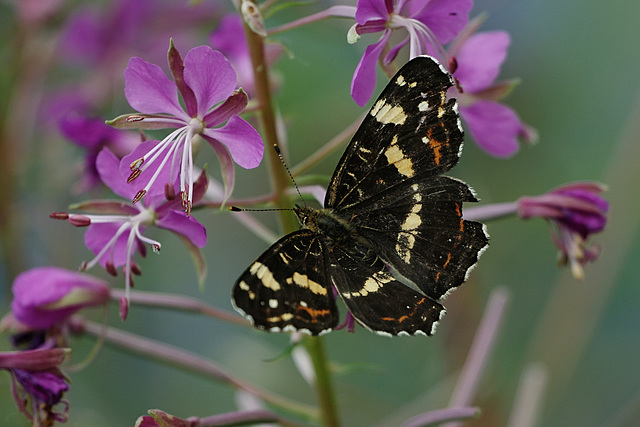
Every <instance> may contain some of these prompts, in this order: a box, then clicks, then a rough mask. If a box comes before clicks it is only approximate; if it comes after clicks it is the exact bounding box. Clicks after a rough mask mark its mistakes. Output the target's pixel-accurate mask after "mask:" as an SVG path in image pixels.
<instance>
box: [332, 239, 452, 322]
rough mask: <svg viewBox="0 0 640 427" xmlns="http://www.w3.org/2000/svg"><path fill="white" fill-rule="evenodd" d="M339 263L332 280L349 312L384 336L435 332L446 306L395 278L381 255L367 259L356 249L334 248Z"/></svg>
mask: <svg viewBox="0 0 640 427" xmlns="http://www.w3.org/2000/svg"><path fill="white" fill-rule="evenodd" d="M334 251H335V254H336V258H337V261H338V266H337V268H335V269H334V270H333V274H332V278H333V283H334V284H335V286H336V288H337V289H338V292H339V294H340V296H341V297H342V300H343V301H344V303H345V304H346V306H347V308H348V309H349V312H351V314H352V315H353V317H354V318H355V319H357V320H358V321H359V322H360V323H361V324H362V325H363V326H365V327H366V328H367V329H369V330H371V331H373V332H376V333H378V334H382V335H414V334H423V335H432V334H433V333H434V332H435V329H436V326H437V323H438V321H439V320H440V318H441V317H442V316H443V315H444V313H445V311H444V307H442V305H440V303H438V302H437V301H434V300H433V299H431V298H429V297H427V296H425V295H423V294H421V293H419V292H416V291H414V290H413V289H411V288H409V287H407V286H406V285H404V284H403V283H401V282H399V281H398V280H396V279H395V278H394V277H393V275H392V274H391V273H390V272H389V269H388V268H387V266H386V265H385V264H384V263H383V262H382V260H380V259H379V258H375V261H373V262H371V263H367V262H364V261H363V260H362V259H360V258H359V257H357V256H354V254H353V252H351V251H345V250H343V249H341V248H334Z"/></svg>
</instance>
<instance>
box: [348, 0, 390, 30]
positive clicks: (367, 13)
mask: <svg viewBox="0 0 640 427" xmlns="http://www.w3.org/2000/svg"><path fill="white" fill-rule="evenodd" d="M385 3H386V2H385V0H358V3H357V5H356V22H357V23H358V24H360V25H364V24H365V23H366V22H367V21H371V20H378V19H381V20H384V21H387V20H388V19H389V13H390V12H391V11H390V10H387V6H386V5H385Z"/></svg>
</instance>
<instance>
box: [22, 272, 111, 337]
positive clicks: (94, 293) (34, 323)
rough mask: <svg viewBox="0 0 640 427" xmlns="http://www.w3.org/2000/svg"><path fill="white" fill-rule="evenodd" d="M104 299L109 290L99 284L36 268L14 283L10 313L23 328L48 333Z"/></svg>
mask: <svg viewBox="0 0 640 427" xmlns="http://www.w3.org/2000/svg"><path fill="white" fill-rule="evenodd" d="M108 299H109V286H108V285H107V284H106V283H105V282H103V281H102V280H99V279H97V278H95V277H92V276H89V275H87V274H82V273H78V272H76V271H70V270H65V269H63V268H58V267H39V268H34V269H32V270H28V271H25V272H24V273H22V274H20V275H18V277H16V279H15V280H14V282H13V301H12V302H11V311H12V312H13V315H14V316H15V317H16V319H17V320H19V321H20V322H21V323H24V324H25V325H27V326H30V327H32V328H38V329H48V328H50V327H51V326H53V325H55V324H57V323H61V322H63V321H64V320H66V319H68V318H69V317H70V316H71V315H72V314H73V313H75V312H76V311H78V310H80V309H82V308H84V307H92V306H97V305H102V304H104V303H106V302H107V300H108Z"/></svg>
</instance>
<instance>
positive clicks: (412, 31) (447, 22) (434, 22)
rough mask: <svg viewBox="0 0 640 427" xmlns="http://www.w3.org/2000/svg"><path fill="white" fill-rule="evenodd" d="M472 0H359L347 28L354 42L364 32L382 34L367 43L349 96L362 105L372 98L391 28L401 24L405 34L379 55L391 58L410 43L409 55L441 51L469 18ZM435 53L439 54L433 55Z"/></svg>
mask: <svg viewBox="0 0 640 427" xmlns="http://www.w3.org/2000/svg"><path fill="white" fill-rule="evenodd" d="M472 6H473V3H472V1H471V0H358V4H357V6H356V8H357V9H356V22H357V24H356V25H354V26H353V27H352V28H351V30H350V31H349V41H350V42H355V41H357V40H358V38H359V36H360V35H362V34H366V33H378V32H381V31H382V36H381V37H380V39H378V41H377V42H376V43H374V44H371V45H369V46H367V48H366V49H365V52H364V55H363V56H362V58H361V59H360V63H358V66H357V67H356V71H355V73H354V75H353V80H352V81H351V96H352V97H353V99H354V101H355V102H356V103H357V104H358V105H360V106H363V105H364V104H366V103H367V101H368V100H369V99H370V98H371V95H372V94H373V90H374V88H375V84H376V62H377V61H378V58H379V57H380V55H382V53H383V50H384V49H385V47H386V46H387V43H388V42H389V39H390V37H391V33H392V32H393V30H396V29H399V28H404V29H405V30H406V31H407V33H408V36H407V37H406V38H405V39H404V40H403V41H401V42H400V43H399V44H398V45H396V46H395V47H393V48H391V49H390V50H389V52H388V53H387V54H386V55H385V57H384V58H382V61H383V62H384V63H385V64H389V63H390V62H391V61H393V60H394V59H395V57H396V55H397V54H398V51H399V50H400V49H401V48H402V47H404V46H405V45H406V44H407V43H409V47H410V49H409V59H413V58H415V57H416V56H418V55H422V54H430V55H434V54H437V53H444V52H443V48H442V45H443V44H446V43H449V42H450V41H451V40H453V39H454V38H455V37H456V36H457V35H458V33H459V32H460V30H462V29H463V28H464V26H465V25H466V24H467V21H468V19H469V11H470V10H471V7H472ZM436 56H438V55H436Z"/></svg>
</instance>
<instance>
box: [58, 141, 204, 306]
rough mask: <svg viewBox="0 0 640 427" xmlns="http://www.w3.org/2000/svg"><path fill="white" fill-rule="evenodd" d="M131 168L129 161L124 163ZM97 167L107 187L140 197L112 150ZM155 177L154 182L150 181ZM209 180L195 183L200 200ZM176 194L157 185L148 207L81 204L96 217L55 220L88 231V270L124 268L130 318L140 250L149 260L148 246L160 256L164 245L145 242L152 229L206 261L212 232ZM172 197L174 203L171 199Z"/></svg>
mask: <svg viewBox="0 0 640 427" xmlns="http://www.w3.org/2000/svg"><path fill="white" fill-rule="evenodd" d="M156 144H157V141H146V142H144V143H142V144H141V145H140V147H141V148H142V149H143V150H145V149H146V150H148V149H149V147H152V146H154V145H156ZM123 162H125V163H126V160H123ZM96 166H97V168H98V173H99V174H100V177H101V178H102V180H103V182H104V183H105V184H106V185H107V186H108V187H110V188H111V189H112V190H113V191H114V192H115V193H116V194H118V195H120V196H122V197H125V198H131V197H133V196H134V194H136V189H135V187H133V186H132V184H127V183H126V182H125V179H124V177H123V175H121V173H120V169H121V165H120V161H119V160H118V159H117V158H116V156H115V155H114V154H113V153H111V152H110V151H109V150H108V149H106V148H105V149H103V150H102V151H101V152H100V154H99V155H98V158H97V161H96ZM162 172H163V174H162V175H159V176H160V177H161V179H163V180H166V181H168V180H169V170H168V169H164V170H162ZM147 178H149V177H147ZM206 186H207V179H206V175H205V174H204V173H203V174H202V175H201V177H200V178H199V179H198V180H197V181H196V183H195V192H194V193H193V197H194V200H195V201H198V200H200V198H202V196H203V195H204V192H205V191H206ZM172 192H173V193H174V195H175V189H174V187H173V186H171V185H168V186H167V189H166V190H165V189H161V188H159V187H157V186H155V187H152V189H151V191H150V192H149V193H148V194H147V197H145V200H144V202H143V203H142V204H136V205H133V204H128V203H123V202H121V201H110V200H94V201H89V202H85V203H81V204H78V205H76V206H75V208H77V209H79V210H84V211H87V212H90V213H91V214H68V213H65V212H58V213H54V214H52V215H51V217H52V218H55V219H68V220H69V222H70V223H72V224H73V225H76V226H79V227H84V226H88V227H89V228H88V229H87V232H86V233H85V235H84V241H85V244H86V245H87V247H88V248H89V249H91V251H93V253H94V254H96V256H95V258H93V259H92V260H91V261H89V262H88V263H86V264H84V266H83V269H85V270H87V269H90V268H92V267H93V266H95V265H96V264H97V263H99V264H100V265H102V266H103V267H104V268H105V269H106V270H107V271H108V272H110V273H111V274H113V275H115V274H116V268H117V267H120V266H122V265H124V272H125V286H126V294H127V296H125V298H124V299H123V301H121V315H122V317H126V308H127V306H128V292H129V288H130V286H131V284H132V277H131V274H132V273H137V272H138V271H139V270H138V267H137V266H136V265H135V263H134V262H133V255H134V253H135V251H136V250H137V251H140V252H141V253H142V254H143V256H144V255H145V254H146V248H145V243H146V244H149V245H151V247H152V248H153V250H154V251H156V252H157V251H159V250H160V247H161V244H160V242H158V241H156V240H153V239H150V238H148V237H145V236H144V235H143V234H142V233H143V232H144V230H145V228H146V227H148V226H156V227H158V228H164V229H166V230H169V231H171V232H173V233H174V234H176V235H177V236H178V237H180V238H181V240H182V241H183V243H184V244H185V245H186V246H187V249H188V250H189V251H190V252H191V253H192V255H193V256H194V257H195V258H196V259H198V260H202V256H201V254H200V252H199V250H198V248H202V247H204V246H205V244H206V241H207V232H206V229H205V228H204V226H203V225H202V224H200V223H199V222H198V221H197V220H196V219H195V218H193V217H191V216H188V217H187V216H186V215H185V214H184V213H183V212H180V211H179V210H178V209H179V208H180V200H179V199H177V198H175V197H171V194H170V193H172ZM167 193H169V198H170V199H171V200H166V196H167ZM199 267H200V277H201V279H202V278H203V277H204V264H203V263H202V262H201V263H200V264H199Z"/></svg>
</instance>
